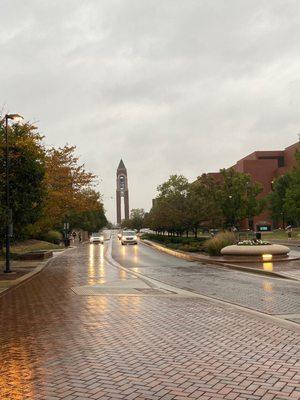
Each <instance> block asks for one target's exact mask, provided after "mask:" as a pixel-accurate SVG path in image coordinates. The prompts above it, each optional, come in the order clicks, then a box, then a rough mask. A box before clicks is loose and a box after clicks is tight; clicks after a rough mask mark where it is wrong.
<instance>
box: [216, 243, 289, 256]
mask: <svg viewBox="0 0 300 400" xmlns="http://www.w3.org/2000/svg"><path fill="white" fill-rule="evenodd" d="M290 251H291V250H290V249H289V248H288V247H287V246H283V245H281V244H267V245H259V246H238V245H236V244H234V245H231V246H226V247H224V248H223V249H222V250H221V254H222V255H223V256H262V255H264V254H271V255H273V256H278V255H281V256H282V255H285V256H286V255H287V254H288V253H289V252H290Z"/></svg>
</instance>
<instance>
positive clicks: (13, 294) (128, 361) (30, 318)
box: [0, 245, 300, 400]
mask: <svg viewBox="0 0 300 400" xmlns="http://www.w3.org/2000/svg"><path fill="white" fill-rule="evenodd" d="M105 247H106V246H104V248H103V247H101V246H97V245H96V246H95V245H93V246H92V247H91V246H90V245H82V246H80V248H78V249H75V250H71V251H67V252H65V253H64V254H62V255H60V256H59V257H57V258H55V259H54V260H52V261H51V263H50V264H49V265H48V266H47V267H46V268H45V269H44V270H43V271H42V272H41V273H40V274H38V275H36V276H35V277H34V278H33V279H31V280H29V281H27V282H26V283H25V284H23V285H20V286H18V287H16V288H15V289H13V290H11V291H9V292H7V293H6V294H5V295H4V296H2V297H0V314H1V325H0V357H1V363H0V399H1V400H48V399H49V400H50V399H51V400H52V399H55V400H57V399H63V400H78V399H94V400H95V399H107V400H108V399H122V400H127V399H128V400H129V399H130V400H133V399H138V400H140V399H141V400H145V399H153V400H165V399H176V400H177V399H182V398H185V399H189V398H191V399H192V398H193V399H197V398H199V399H200V398H203V399H209V398H210V399H219V398H220V399H221V398H224V399H226V398H227V399H230V398H231V399H234V398H235V399H242V398H249V399H250V398H251V399H252V398H253V399H256V398H258V397H259V396H260V397H261V398H262V396H265V397H266V398H269V399H272V398H273V399H275V398H285V399H289V398H291V399H292V398H294V399H295V398H297V393H299V390H300V387H299V379H298V377H297V373H298V372H299V367H298V366H297V363H298V362H299V340H300V334H299V332H298V331H297V330H296V329H295V328H294V327H291V326H282V325H280V324H277V323H276V322H274V321H270V320H265V319H263V318H258V317H257V316H256V315H252V314H251V315H250V314H248V313H245V312H243V311H241V310H237V309H233V308H232V307H229V306H226V305H224V306H223V305H220V304H215V303H213V302H211V301H206V300H203V299H199V298H197V299H195V298H179V297H174V298H171V297H167V296H166V297H163V296H160V297H159V296H157V297H155V296H149V297H146V296H145V297H139V296H136V297H129V296H122V297H108V296H79V295H77V294H76V293H74V291H73V290H72V288H73V287H76V286H78V287H80V286H84V285H88V286H91V285H101V284H102V283H106V284H107V283H109V282H117V281H118V280H122V281H124V282H126V280H127V279H135V278H134V277H132V276H130V274H129V273H128V272H126V271H124V270H120V269H118V268H115V267H113V266H111V265H109V264H108V262H107V261H106V260H105V258H104V259H103V256H105ZM123 251H124V252H125V253H126V260H128V259H129V260H130V259H131V261H130V262H131V263H132V266H133V267H134V268H141V269H142V268H144V266H145V261H143V260H144V250H143V247H142V246H138V249H136V250H134V248H133V247H129V246H128V247H126V248H125V250H120V257H122V256H121V252H123ZM135 252H136V253H135ZM130 254H131V255H132V256H130ZM135 257H136V259H135ZM153 258H154V259H156V262H157V265H159V262H158V260H159V259H160V254H155V255H154V256H153ZM153 258H152V263H150V264H148V267H146V268H145V270H147V269H148V268H150V269H151V270H152V271H154V270H155V269H154V266H155V265H153ZM146 261H147V263H148V262H149V258H148V259H147V260H146ZM143 263H144V266H143ZM163 264H164V265H165V267H164V268H166V269H167V270H169V271H174V269H175V270H176V269H177V267H176V265H177V266H179V264H178V263H177V261H176V260H175V261H174V260H172V259H164V262H163ZM192 268H193V267H192V266H191V263H186V264H184V266H182V265H181V269H180V270H179V272H178V273H177V274H176V275H171V274H169V275H168V277H172V276H175V277H176V279H177V278H180V279H181V280H180V282H182V275H183V272H182V271H184V270H185V269H186V271H187V275H186V278H187V282H189V281H190V282H192V281H193V282H195V281H198V280H199V279H200V280H203V279H204V278H203V276H202V275H201V274H199V273H198V274H197V277H199V278H197V279H196V278H195V275H193V274H192V273H191V270H192ZM158 273H161V272H159V270H158ZM216 275H217V273H216V272H215V273H214V274H210V277H211V278H215V277H216ZM176 279H175V281H177V280H176ZM269 282H270V281H269V280H266V284H267V283H269ZM272 283H273V281H272ZM187 284H188V283H187ZM260 284H261V281H260ZM205 285H207V282H205V281H204V285H203V286H205ZM223 285H224V279H223ZM245 287H246V286H245ZM214 290H217V289H216V288H215V289H214ZM269 290H270V288H268V286H266V287H265V288H263V287H261V292H260V293H264V294H268V295H271V294H272V293H274V292H272V291H269ZM272 290H274V291H276V290H277V289H276V287H275V285H274V287H272ZM257 390H259V392H257ZM258 393H263V394H258Z"/></svg>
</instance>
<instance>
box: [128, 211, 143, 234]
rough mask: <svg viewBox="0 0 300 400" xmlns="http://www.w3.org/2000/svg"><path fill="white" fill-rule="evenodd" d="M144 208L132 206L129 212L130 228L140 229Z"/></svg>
mask: <svg viewBox="0 0 300 400" xmlns="http://www.w3.org/2000/svg"><path fill="white" fill-rule="evenodd" d="M144 218H145V210H144V209H143V208H133V209H132V210H131V212H130V220H131V228H133V229H136V230H138V231H139V230H140V229H141V228H143V225H144Z"/></svg>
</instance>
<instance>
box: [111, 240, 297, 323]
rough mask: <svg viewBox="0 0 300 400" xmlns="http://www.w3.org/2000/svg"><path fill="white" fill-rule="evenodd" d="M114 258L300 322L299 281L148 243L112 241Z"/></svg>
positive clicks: (148, 273) (156, 275) (172, 281)
mask: <svg viewBox="0 0 300 400" xmlns="http://www.w3.org/2000/svg"><path fill="white" fill-rule="evenodd" d="M112 255H113V258H114V259H116V260H117V261H118V262H119V263H120V264H121V265H124V266H126V267H127V268H129V269H131V270H133V271H136V272H140V273H142V274H145V275H146V276H149V277H151V278H154V279H158V280H160V281H162V282H165V283H168V284H171V285H174V286H177V287H180V288H183V289H189V290H192V291H194V292H196V293H199V294H202V295H206V296H211V297H214V298H217V299H220V300H224V301H228V302H231V303H234V304H238V305H240V306H243V307H247V308H251V309H253V310H257V311H260V312H263V313H266V314H270V315H284V316H285V318H286V319H290V320H293V321H295V322H299V323H300V282H294V281H291V280H287V279H279V278H269V277H266V276H263V275H256V274H251V273H244V272H243V273H241V272H240V271H235V270H230V269H228V268H223V267H220V266H213V265H210V264H206V265H204V264H200V263H196V262H188V261H185V260H182V259H178V258H175V257H173V256H170V255H168V254H164V253H161V252H159V251H157V250H155V249H153V248H151V247H149V246H147V245H144V244H139V245H138V246H121V245H120V244H119V243H118V241H117V240H114V242H113V251H112Z"/></svg>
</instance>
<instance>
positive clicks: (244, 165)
mask: <svg viewBox="0 0 300 400" xmlns="http://www.w3.org/2000/svg"><path fill="white" fill-rule="evenodd" d="M297 149H299V150H300V145H299V142H297V143H294V144H292V145H291V146H289V147H287V148H285V149H284V150H278V151H277V150H276V151H255V152H253V153H251V154H249V155H248V156H246V157H244V158H242V159H241V160H239V161H237V163H236V164H235V165H233V166H232V168H234V169H235V170H236V171H238V172H244V173H246V174H249V175H250V176H251V178H252V180H253V181H255V182H259V183H260V184H261V185H262V188H263V190H262V192H261V194H260V195H259V196H260V197H265V196H266V195H267V194H269V193H270V192H271V190H272V183H273V181H274V180H275V179H276V178H278V177H279V176H280V175H283V174H285V173H286V172H287V171H288V170H290V169H292V168H293V167H294V166H295V165H296V160H295V153H296V150H297ZM210 175H211V176H213V177H215V178H216V179H218V176H219V173H215V172H213V173H211V174H210ZM253 225H254V228H256V229H257V228H259V227H265V229H267V228H268V229H269V228H270V227H273V226H274V222H273V221H272V219H271V217H270V214H269V212H268V211H264V212H263V213H261V214H260V215H258V216H256V217H254V220H253ZM281 225H282V222H281V223H280V226H281ZM248 226H249V221H247V220H245V221H243V222H242V226H241V228H244V229H247V228H248Z"/></svg>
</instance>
